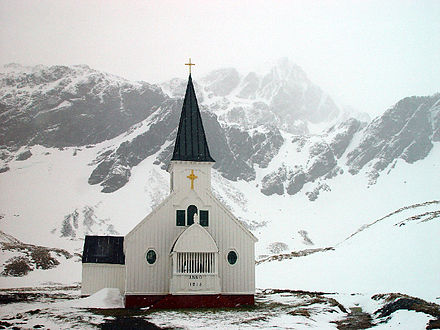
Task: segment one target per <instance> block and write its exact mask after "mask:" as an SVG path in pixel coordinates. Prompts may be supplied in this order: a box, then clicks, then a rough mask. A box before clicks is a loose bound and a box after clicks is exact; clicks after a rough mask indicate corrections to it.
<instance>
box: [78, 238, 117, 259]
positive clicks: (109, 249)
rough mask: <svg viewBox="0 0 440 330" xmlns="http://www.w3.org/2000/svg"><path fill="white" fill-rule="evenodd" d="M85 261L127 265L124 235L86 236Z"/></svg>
mask: <svg viewBox="0 0 440 330" xmlns="http://www.w3.org/2000/svg"><path fill="white" fill-rule="evenodd" d="M82 262H83V263H98V264H120V265H125V255H124V237H123V236H86V238H85V240H84V250H83V256H82Z"/></svg>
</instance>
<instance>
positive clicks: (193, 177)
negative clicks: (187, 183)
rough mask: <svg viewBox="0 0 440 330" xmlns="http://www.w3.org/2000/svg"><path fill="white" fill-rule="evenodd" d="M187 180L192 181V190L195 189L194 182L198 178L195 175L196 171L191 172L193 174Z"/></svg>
mask: <svg viewBox="0 0 440 330" xmlns="http://www.w3.org/2000/svg"><path fill="white" fill-rule="evenodd" d="M187 178H188V179H190V180H191V189H194V180H195V179H197V178H198V176H197V175H194V170H191V174H190V175H188V176H187Z"/></svg>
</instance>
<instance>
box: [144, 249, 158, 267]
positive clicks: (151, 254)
mask: <svg viewBox="0 0 440 330" xmlns="http://www.w3.org/2000/svg"><path fill="white" fill-rule="evenodd" d="M146 258H147V262H148V263H149V264H150V265H152V264H154V263H155V262H156V259H157V255H156V251H154V250H148V251H147V254H146Z"/></svg>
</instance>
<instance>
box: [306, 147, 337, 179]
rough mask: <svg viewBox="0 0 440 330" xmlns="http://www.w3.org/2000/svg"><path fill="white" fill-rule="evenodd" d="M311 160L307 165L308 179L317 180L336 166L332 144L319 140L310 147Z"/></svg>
mask: <svg viewBox="0 0 440 330" xmlns="http://www.w3.org/2000/svg"><path fill="white" fill-rule="evenodd" d="M310 156H311V158H310V160H309V162H308V164H307V165H308V166H307V181H315V180H316V179H317V178H319V177H321V176H324V175H325V174H327V173H328V172H330V171H331V170H332V169H333V168H334V167H335V166H336V164H337V163H336V159H335V156H334V154H333V151H332V150H331V148H330V146H329V145H328V144H327V143H325V142H319V143H316V144H314V145H312V146H311V148H310Z"/></svg>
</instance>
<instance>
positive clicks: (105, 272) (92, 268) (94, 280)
mask: <svg viewBox="0 0 440 330" xmlns="http://www.w3.org/2000/svg"><path fill="white" fill-rule="evenodd" d="M104 288H118V289H119V291H120V292H121V293H122V294H123V293H124V291H125V265H113V264H93V263H84V264H82V283H81V295H83V296H88V295H92V294H94V293H96V292H98V291H99V290H101V289H104Z"/></svg>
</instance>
